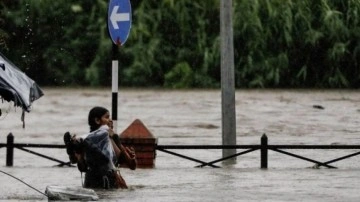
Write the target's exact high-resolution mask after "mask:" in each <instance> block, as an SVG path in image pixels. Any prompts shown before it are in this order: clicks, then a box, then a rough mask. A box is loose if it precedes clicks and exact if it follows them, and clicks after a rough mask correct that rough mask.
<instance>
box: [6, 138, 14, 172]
mask: <svg viewBox="0 0 360 202" xmlns="http://www.w3.org/2000/svg"><path fill="white" fill-rule="evenodd" d="M13 159H14V136H13V134H12V133H9V135H8V136H7V144H6V166H13Z"/></svg>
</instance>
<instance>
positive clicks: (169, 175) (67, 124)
mask: <svg viewBox="0 0 360 202" xmlns="http://www.w3.org/2000/svg"><path fill="white" fill-rule="evenodd" d="M43 90H44V93H45V95H44V97H42V98H40V99H39V100H37V101H35V102H34V104H33V109H32V111H31V112H30V113H26V114H25V129H23V128H22V122H21V109H20V108H16V109H14V108H13V107H11V108H10V112H9V113H8V114H6V113H5V114H4V112H5V111H6V110H7V109H8V108H9V103H6V102H4V103H1V105H0V107H1V109H2V111H3V115H2V116H1V117H0V142H1V143H5V142H6V137H7V135H8V134H9V133H10V132H11V133H12V134H13V135H14V137H15V143H41V144H63V134H64V133H65V132H66V131H70V132H71V133H75V134H78V135H81V134H84V133H87V132H88V131H89V128H88V125H87V114H88V111H89V110H90V108H92V107H93V106H96V105H100V106H104V107H106V108H108V109H109V110H110V111H111V89H110V88H104V89H80V88H79V89H55V88H45V89H43ZM359 117H360V93H359V92H358V91H356V90H353V91H347V90H327V91H320V90H318V91H316V90H312V91H308V90H238V91H236V120H237V121H236V124H237V126H236V130H237V144H238V145H249V144H260V138H261V136H262V135H263V134H266V135H267V136H268V138H269V144H289V145H293V144H296V145H299V144H301V145H313V144H314V145H359V144H360V127H359V126H360V119H359ZM135 119H140V120H141V121H142V122H143V123H144V124H145V125H146V127H147V128H148V129H149V130H150V131H151V132H152V134H153V135H154V136H155V137H156V138H158V144H159V145H190V144H191V145H193V144H195V145H219V144H221V140H222V137H221V92H220V90H151V89H148V90H143V89H120V90H119V105H118V124H117V131H118V133H121V132H122V131H123V130H124V129H126V128H127V126H129V125H130V124H131V123H132V122H133V121H134V120H135ZM29 149H30V150H33V151H36V152H39V153H44V154H46V155H49V156H52V157H54V158H57V159H60V160H63V161H66V160H67V155H66V152H65V150H64V149H33V148H29ZM173 151H174V152H177V153H181V154H183V155H187V156H190V157H193V158H196V159H199V160H202V161H205V162H209V161H213V160H216V159H218V158H221V157H222V151H221V150H173ZM240 151H241V150H238V152H240ZM287 151H288V150H287ZM14 152H15V154H14V156H15V157H14V166H13V167H6V166H5V164H6V161H5V159H6V148H0V170H2V171H5V172H7V173H9V174H12V175H14V176H16V177H17V178H19V179H21V180H23V181H25V182H26V183H28V184H30V185H31V186H33V187H35V188H36V189H39V190H41V191H45V188H46V186H48V185H63V186H81V180H82V178H81V175H80V172H79V171H78V170H77V168H76V167H57V166H56V165H57V163H56V162H53V161H49V160H47V159H43V158H40V157H38V156H35V155H32V154H29V153H26V152H23V151H21V150H18V149H15V151H14ZM288 152H292V153H296V154H298V155H302V156H305V157H308V158H312V159H315V160H318V161H321V162H326V161H329V160H332V159H336V158H339V157H341V156H345V155H348V154H351V153H355V152H358V150H314V149H313V150H291V151H288ZM155 164H156V167H155V168H154V169H137V170H135V171H131V170H128V169H122V170H121V173H122V175H123V177H124V178H125V180H126V181H127V184H128V185H129V186H130V188H129V189H128V190H113V191H103V190H96V191H97V193H98V195H99V197H100V200H101V201H139V202H142V201H156V202H158V201H164V202H165V201H327V202H329V201H347V202H349V201H354V202H355V201H359V200H360V192H359V186H360V155H359V156H354V157H352V158H349V159H345V160H342V161H338V162H335V163H333V164H331V165H333V166H336V167H338V169H327V168H320V169H313V168H311V167H312V166H314V164H312V163H310V162H307V161H303V160H300V159H296V158H293V157H291V156H287V155H284V154H280V153H277V152H274V151H269V163H268V167H269V168H268V169H260V152H259V151H254V152H251V153H248V154H245V155H242V156H239V157H238V158H237V163H236V164H234V165H230V166H226V165H223V164H222V163H217V164H216V165H218V166H221V167H222V168H218V169H214V168H210V167H205V168H195V166H197V165H198V164H197V163H195V162H193V161H189V160H186V159H181V158H179V157H176V156H172V155H170V154H167V153H163V152H161V151H157V156H156V163H155ZM0 184H1V188H0V200H2V201H11V200H13V201H17V200H27V201H38V200H39V201H41V200H47V198H46V197H45V196H43V195H41V194H40V193H38V192H36V191H35V190H33V189H31V188H29V187H27V186H26V185H24V184H22V183H21V182H19V181H17V180H15V179H13V178H11V177H9V176H7V175H4V174H2V173H0Z"/></svg>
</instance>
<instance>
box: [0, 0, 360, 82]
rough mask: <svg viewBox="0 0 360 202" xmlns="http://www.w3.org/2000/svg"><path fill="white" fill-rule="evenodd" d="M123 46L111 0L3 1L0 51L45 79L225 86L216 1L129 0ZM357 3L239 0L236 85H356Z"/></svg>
mask: <svg viewBox="0 0 360 202" xmlns="http://www.w3.org/2000/svg"><path fill="white" fill-rule="evenodd" d="M131 3H132V9H133V16H132V19H133V23H132V29H131V32H130V36H129V39H128V41H127V42H126V44H125V46H124V47H117V48H116V47H114V45H112V42H111V40H110V38H109V36H108V33H107V24H106V21H107V18H106V17H107V6H108V0H67V1H50V0H41V1H40V0H18V1H11V0H4V1H2V2H0V8H1V13H0V50H1V52H3V53H4V54H6V55H7V56H8V58H10V59H12V60H13V61H14V63H15V64H17V65H18V66H19V67H21V68H22V69H23V70H24V71H25V72H26V73H27V74H29V75H30V76H31V77H33V78H34V79H35V80H36V81H38V82H39V83H40V84H44V85H91V86H99V85H109V84H110V79H111V75H110V74H111V69H110V67H111V59H112V58H116V59H118V60H119V66H120V71H119V74H120V75H119V78H120V85H122V86H138V87H147V86H163V87H167V88H190V87H197V88H214V87H219V85H220V45H219V41H220V38H219V37H220V35H219V33H220V19H219V18H220V15H219V11H220V9H219V6H220V4H219V0H202V1H192V0H162V1H157V0H139V1H132V2H131ZM359 15H360V1H358V0H318V1H314V0H302V1H296V0H237V1H233V23H234V51H235V79H236V81H235V84H236V87H238V88H239V87H242V88H244V87H245V88H254V87H263V88H265V87H273V88H274V87H275V88H276V87H327V88H340V87H349V88H350V87H351V88H357V87H360V68H359V60H360V16H359Z"/></svg>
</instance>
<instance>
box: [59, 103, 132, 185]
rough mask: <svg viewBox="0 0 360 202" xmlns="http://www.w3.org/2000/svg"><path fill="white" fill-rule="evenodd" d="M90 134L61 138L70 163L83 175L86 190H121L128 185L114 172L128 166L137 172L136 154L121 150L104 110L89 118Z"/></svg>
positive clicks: (95, 109) (117, 137)
mask: <svg viewBox="0 0 360 202" xmlns="http://www.w3.org/2000/svg"><path fill="white" fill-rule="evenodd" d="M88 123H89V126H90V133H89V134H86V135H84V136H82V137H80V138H77V137H76V136H75V135H74V136H71V135H70V133H69V132H66V133H65V135H64V142H65V145H66V151H67V153H68V155H69V158H70V162H71V163H77V166H78V169H79V171H80V172H85V182H84V187H86V188H105V189H109V188H123V189H126V188H127V185H126V182H125V180H124V179H123V178H122V177H121V175H120V172H119V171H118V170H117V169H116V168H117V167H118V166H119V165H120V164H127V166H128V167H129V168H130V169H131V170H135V169H136V156H135V151H134V149H133V148H132V147H131V148H129V147H124V146H123V145H122V144H121V142H120V138H119V136H118V135H117V134H114V132H113V130H112V120H111V118H110V113H109V111H108V110H107V109H106V108H103V107H94V108H92V109H91V110H90V112H89V116H88Z"/></svg>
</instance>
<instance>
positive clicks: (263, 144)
mask: <svg viewBox="0 0 360 202" xmlns="http://www.w3.org/2000/svg"><path fill="white" fill-rule="evenodd" d="M154 146H155V149H156V150H158V151H161V152H164V153H168V154H171V155H174V156H177V157H180V158H184V159H187V160H190V161H194V162H197V163H199V164H200V165H198V166H196V167H204V166H210V167H213V168H218V167H219V166H217V165H214V164H215V163H218V162H222V161H225V160H228V159H231V158H235V157H237V156H241V155H244V154H247V153H250V152H254V151H257V150H260V168H268V150H272V151H275V152H278V153H282V154H285V155H288V156H292V157H294V158H298V159H301V160H305V161H308V162H311V163H315V165H316V166H318V167H320V166H324V167H327V168H336V167H335V166H332V165H330V164H332V163H335V162H338V161H341V160H344V159H347V158H350V157H354V156H357V155H359V154H360V151H357V152H353V153H350V154H348V155H345V156H341V157H338V158H335V159H332V160H328V161H325V162H321V161H317V160H314V159H310V158H307V157H304V156H301V155H298V154H294V153H290V152H288V151H284V150H294V149H296V150H299V149H300V150H304V149H313V150H318V149H322V150H334V149H335V150H360V145H269V144H268V138H267V136H266V135H265V134H264V135H262V137H261V141H260V144H259V145H154ZM2 147H6V166H13V161H14V149H15V148H16V149H20V150H22V151H25V152H28V153H31V154H34V155H36V156H39V157H42V158H45V159H48V160H51V161H55V162H57V163H59V165H58V166H64V165H68V166H70V162H67V161H62V160H59V159H56V158H53V157H50V156H47V155H44V154H40V153H38V152H35V151H32V150H29V149H25V147H29V148H52V149H65V145H52V144H16V143H14V136H13V135H12V134H11V133H10V134H9V135H8V136H7V143H6V144H4V143H0V148H2ZM197 149H207V150H209V149H210V150H211V149H243V150H245V151H241V152H238V153H236V154H233V155H230V156H227V157H223V158H219V159H215V160H213V161H210V162H205V161H202V160H199V159H196V158H193V157H190V156H186V155H183V154H179V153H176V152H173V151H169V150H197Z"/></svg>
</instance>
